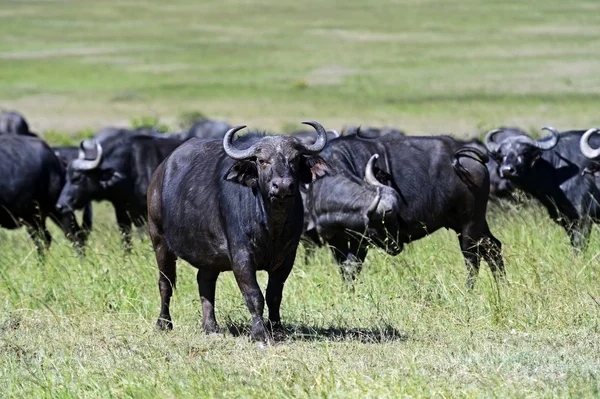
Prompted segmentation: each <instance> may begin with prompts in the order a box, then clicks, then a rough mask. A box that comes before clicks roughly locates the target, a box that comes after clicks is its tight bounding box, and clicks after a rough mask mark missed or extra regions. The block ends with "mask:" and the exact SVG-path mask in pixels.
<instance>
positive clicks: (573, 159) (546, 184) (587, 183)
mask: <svg viewBox="0 0 600 399" xmlns="http://www.w3.org/2000/svg"><path fill="white" fill-rule="evenodd" d="M544 130H548V131H550V132H551V133H552V136H551V137H545V138H542V139H540V140H534V139H532V138H531V137H529V136H527V135H517V136H510V137H505V138H503V139H498V136H499V135H500V134H502V133H503V131H502V129H495V130H492V131H490V132H489V133H488V134H487V136H486V139H485V143H486V146H487V148H488V151H489V153H490V155H491V156H492V157H494V159H496V161H497V162H498V165H499V168H498V171H499V173H500V176H501V177H503V178H505V179H508V180H510V181H511V182H513V183H514V184H515V185H517V186H518V187H519V188H520V189H521V190H523V191H525V192H526V193H528V194H530V195H531V196H533V197H534V198H536V199H538V200H539V201H540V202H541V203H542V205H544V207H545V208H546V209H547V210H548V213H549V214H550V217H551V218H552V220H554V221H555V222H556V223H558V224H559V225H561V226H562V227H563V228H564V229H565V230H566V231H567V234H568V235H569V238H570V239H571V244H572V245H573V246H574V247H575V248H578V249H582V248H584V247H585V246H586V245H587V242H588V240H589V235H590V232H591V227H592V222H593V221H596V222H597V221H598V217H599V216H600V208H599V207H598V201H599V200H600V191H599V190H598V185H597V183H596V181H595V180H594V177H593V176H592V175H589V174H585V173H583V172H584V171H585V168H586V166H587V165H589V160H588V159H586V158H585V156H584V155H583V154H582V153H581V151H580V149H579V146H580V142H581V139H582V136H583V134H584V131H568V132H563V133H559V132H558V131H557V130H556V129H554V128H551V127H545V128H544ZM596 143H600V141H597V142H596Z"/></svg>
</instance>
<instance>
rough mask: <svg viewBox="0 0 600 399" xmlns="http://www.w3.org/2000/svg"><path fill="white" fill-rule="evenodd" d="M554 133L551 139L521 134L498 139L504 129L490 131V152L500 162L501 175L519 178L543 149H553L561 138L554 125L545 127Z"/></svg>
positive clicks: (487, 140)
mask: <svg viewBox="0 0 600 399" xmlns="http://www.w3.org/2000/svg"><path fill="white" fill-rule="evenodd" d="M542 130H548V131H550V132H551V133H552V137H551V138H550V139H540V140H534V139H532V138H531V137H529V136H527V135H525V134H520V135H513V136H508V137H505V138H503V139H502V140H500V141H496V140H495V137H496V136H497V135H499V134H501V133H503V131H504V130H503V129H495V130H492V131H490V132H489V133H488V134H487V135H486V137H485V146H486V147H487V149H488V153H489V154H490V156H491V157H492V158H494V160H495V161H496V162H498V172H499V174H500V176H501V177H503V178H505V179H509V180H514V179H519V178H520V177H523V176H524V175H526V174H527V172H528V171H529V170H530V169H531V168H532V167H533V166H534V165H535V163H536V162H537V160H538V159H539V158H540V156H541V154H542V151H548V150H551V149H553V148H554V147H555V146H556V145H557V144H558V140H559V133H558V131H557V130H556V129H554V128H553V127H544V128H543V129H542Z"/></svg>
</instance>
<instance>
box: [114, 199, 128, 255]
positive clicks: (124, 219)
mask: <svg viewBox="0 0 600 399" xmlns="http://www.w3.org/2000/svg"><path fill="white" fill-rule="evenodd" d="M115 215H116V217H117V225H118V226H119V230H120V231H121V236H122V238H123V247H124V248H125V251H127V252H129V251H131V217H130V216H129V213H128V212H127V211H126V210H125V209H122V208H115Z"/></svg>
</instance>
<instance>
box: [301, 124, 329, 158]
mask: <svg viewBox="0 0 600 399" xmlns="http://www.w3.org/2000/svg"><path fill="white" fill-rule="evenodd" d="M302 124H304V125H309V126H312V127H313V129H315V130H316V131H317V141H315V143H314V144H312V145H306V146H304V150H305V151H306V152H307V153H309V154H318V153H319V152H321V150H322V149H323V148H325V145H326V144H327V132H326V131H325V128H324V127H323V126H321V124H320V123H319V122H315V121H304V122H302Z"/></svg>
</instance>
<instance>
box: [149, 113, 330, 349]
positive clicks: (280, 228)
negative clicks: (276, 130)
mask: <svg viewBox="0 0 600 399" xmlns="http://www.w3.org/2000/svg"><path fill="white" fill-rule="evenodd" d="M304 123H305V124H308V125H310V126H312V127H313V128H314V129H315V130H316V131H317V132H318V139H317V141H316V142H315V143H314V144H313V145H308V146H305V145H303V144H301V143H300V142H299V141H298V140H297V139H295V138H293V137H290V136H286V135H281V136H264V135H259V134H246V135H244V136H242V137H240V138H238V139H237V140H236V142H235V143H232V139H233V135H234V134H235V133H236V132H237V131H239V130H240V129H243V128H244V126H238V127H235V128H232V129H230V130H229V131H228V132H227V133H226V134H225V137H224V138H223V140H201V139H197V138H196V139H191V140H188V141H187V142H185V143H184V144H182V145H181V146H180V147H179V148H178V149H177V150H175V151H174V152H173V153H172V154H171V156H169V158H168V159H167V160H165V162H163V163H162V164H161V165H160V166H159V167H158V168H157V169H156V171H155V172H154V174H153V176H152V181H151V183H150V187H149V188H148V225H149V230H150V237H151V238H152V244H153V246H154V251H155V253H156V261H157V263H158V268H159V280H158V286H159V289H160V296H161V309H160V316H159V319H158V322H157V326H158V327H159V328H161V329H170V328H172V327H173V325H172V322H171V314H170V311H169V303H170V300H171V296H172V294H173V288H174V286H175V281H176V269H175V261H176V259H177V258H182V259H184V260H186V261H187V262H189V263H190V264H191V265H192V266H194V267H196V268H197V269H198V277H197V280H198V289H199V292H200V300H201V302H202V326H203V327H204V330H205V331H206V332H207V333H212V332H217V331H218V326H217V321H216V319H215V312H214V301H215V284H216V281H217V277H218V276H219V273H221V272H223V271H226V270H232V271H233V273H234V275H235V278H236V281H237V283H238V285H239V287H240V290H241V292H242V294H243V296H244V299H245V300H246V304H247V306H248V310H249V311H250V314H251V315H252V333H251V335H252V338H253V339H255V340H261V341H263V340H267V339H268V338H269V333H268V330H267V326H266V325H265V323H264V321H263V309H264V303H265V301H264V297H263V294H262V292H261V290H260V287H259V285H258V283H257V281H256V272H257V270H266V271H267V272H268V273H269V282H268V285H267V292H266V300H267V306H268V307H269V322H270V326H271V327H277V326H279V325H280V320H281V318H280V314H279V307H280V305H281V299H282V291H283V285H284V283H285V281H286V279H287V277H288V275H289V273H290V271H291V269H292V265H293V264H294V258H295V257H296V249H297V246H298V241H299V240H300V235H301V233H302V218H303V211H302V199H301V197H300V191H299V187H300V185H301V184H308V183H310V182H312V181H314V180H315V179H317V178H319V177H320V176H323V175H324V174H325V173H327V170H328V167H327V164H326V163H325V162H324V161H323V160H322V159H321V158H320V157H319V156H318V155H317V154H318V153H319V152H320V151H321V150H322V149H323V147H324V146H325V144H326V143H327V133H326V132H325V129H324V128H323V127H322V126H321V125H320V124H318V123H317V122H304Z"/></svg>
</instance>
